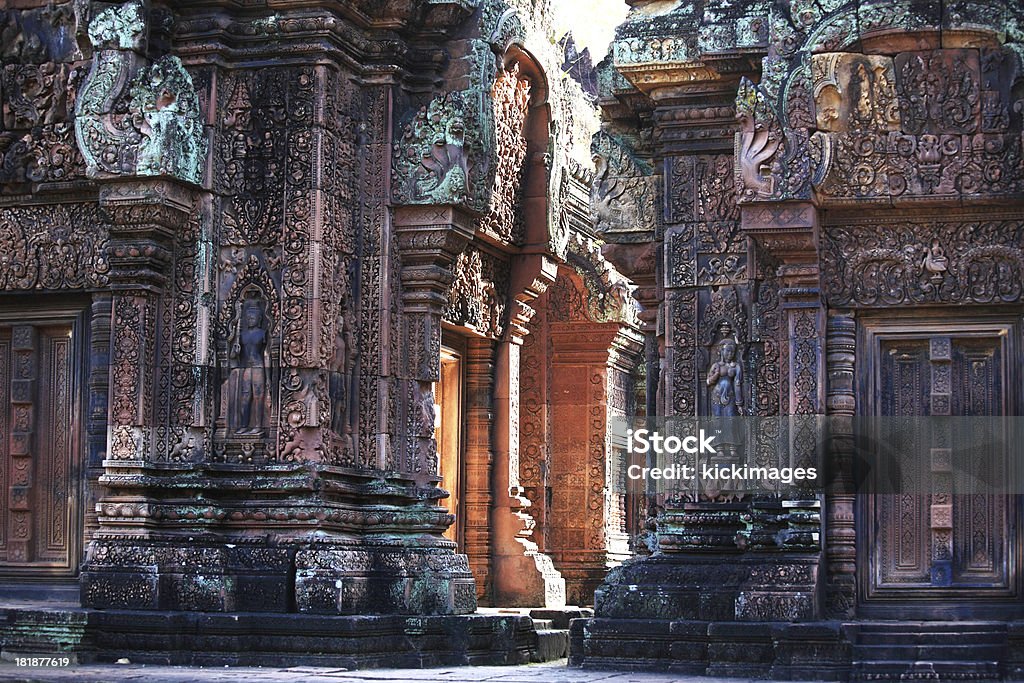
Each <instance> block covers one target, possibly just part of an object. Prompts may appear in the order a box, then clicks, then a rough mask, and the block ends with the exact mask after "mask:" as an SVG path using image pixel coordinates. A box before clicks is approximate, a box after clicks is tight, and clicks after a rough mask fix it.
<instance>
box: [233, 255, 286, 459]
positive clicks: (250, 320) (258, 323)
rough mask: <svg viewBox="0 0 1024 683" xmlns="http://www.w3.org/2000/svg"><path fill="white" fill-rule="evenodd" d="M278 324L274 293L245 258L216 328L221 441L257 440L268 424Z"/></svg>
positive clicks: (259, 265)
mask: <svg viewBox="0 0 1024 683" xmlns="http://www.w3.org/2000/svg"><path fill="white" fill-rule="evenodd" d="M279 320H280V303H279V300H278V295H277V289H276V287H275V286H274V283H273V281H272V279H271V278H270V277H269V275H268V274H267V272H266V269H265V268H264V266H263V264H262V263H261V262H260V260H259V259H258V258H257V257H256V256H250V257H249V259H248V261H246V262H245V263H244V264H243V265H242V266H241V267H239V268H238V269H237V272H236V273H235V277H234V278H233V281H232V284H231V287H230V289H229V290H228V293H227V296H226V297H225V301H224V304H223V306H222V308H221V316H220V320H219V324H218V336H219V337H220V339H222V340H223V347H224V348H222V349H221V350H220V353H219V356H220V363H221V367H222V369H223V371H222V373H221V396H220V420H219V423H220V425H219V426H220V428H221V430H222V433H223V434H224V435H227V436H234V437H243V438H247V439H257V440H259V439H262V438H263V437H264V436H265V435H266V432H267V430H268V429H269V428H270V427H271V425H273V424H274V422H273V417H274V414H273V410H272V406H274V405H276V401H275V400H274V397H275V395H276V379H277V372H276V370H275V369H276V367H277V356H278V355H279V354H278V352H277V346H278V344H279V343H280V342H279V341H278V334H279V330H278V324H279V323H278V321H279ZM250 451H251V449H250Z"/></svg>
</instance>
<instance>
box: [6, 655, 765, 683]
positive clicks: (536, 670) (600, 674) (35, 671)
mask: <svg viewBox="0 0 1024 683" xmlns="http://www.w3.org/2000/svg"><path fill="white" fill-rule="evenodd" d="M742 680H748V679H724V678H718V679H711V678H696V677H682V676H679V675H678V674H668V673H664V674H659V673H631V672H626V671H595V670H590V669H576V668H568V667H567V666H566V665H565V660H561V661H555V662H548V663H545V664H528V665H523V666H474V667H446V668H439V669H375V670H369V671H346V670H345V669H338V668H336V667H307V666H298V667H291V668H283V669H282V668H274V667H265V668H244V667H230V668H227V667H222V668H212V667H207V668H198V667H182V666H143V665H134V664H83V665H71V666H68V667H65V668H60V669H41V668H27V667H16V666H15V665H14V664H12V663H9V662H0V681H19V682H24V683H29V682H32V683H35V681H40V682H44V683H71V682H72V681H74V683H121V682H125V683H128V682H138V683H192V682H195V683H221V682H226V681H246V682H247V683H249V682H251V683H297V682H298V681H302V682H303V683H307V682H308V683H405V682H406V681H408V682H409V683H421V682H424V681H445V682H446V683H463V682H465V683H597V682H600V683H685V682H686V681H693V682H694V683H697V682H702V683H714V682H716V681H720V682H723V683H724V682H726V681H737V682H738V681H742Z"/></svg>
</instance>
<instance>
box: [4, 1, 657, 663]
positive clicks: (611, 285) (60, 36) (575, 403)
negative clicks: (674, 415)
mask: <svg viewBox="0 0 1024 683" xmlns="http://www.w3.org/2000/svg"><path fill="white" fill-rule="evenodd" d="M548 12H549V7H548V3H546V2H532V1H524V2H519V1H510V2H506V1H505V0H450V1H449V0H440V1H438V0H429V1H427V0H422V1H421V0H409V1H393V2H364V1H363V0H352V1H349V0H342V1H336V2H324V3H273V2H262V1H257V2H243V3H238V2H232V1H228V0H224V1H221V0H210V1H206V0H202V1H199V2H185V1H180V2H179V1H177V0H169V1H168V2H161V1H158V0H131V1H130V2H89V1H77V0H76V1H74V2H71V1H68V2H52V1H48V0H47V1H44V0H38V1H37V0H11V1H10V2H8V3H6V4H5V5H4V8H3V9H0V63H2V81H0V83H2V90H0V92H2V101H3V109H2V111H3V117H2V125H0V159H2V164H0V290H2V291H0V405H2V409H0V608H3V609H4V614H5V617H6V620H5V621H4V624H5V625H4V626H0V647H2V648H3V649H4V650H5V651H7V652H12V651H24V650H26V649H27V650H31V649H32V648H33V647H36V648H37V650H39V649H40V648H43V649H45V647H46V646H48V645H46V643H49V644H50V645H52V644H53V643H54V642H56V643H58V644H59V646H60V648H62V649H78V650H79V651H81V652H83V653H86V654H83V656H99V657H102V656H104V654H105V653H109V652H114V651H119V652H128V651H130V652H131V653H132V657H133V659H134V660H144V659H145V658H146V657H147V656H148V657H151V658H152V657H156V658H162V660H163V661H180V662H196V661H209V662H213V661H217V662H245V663H258V662H259V661H267V662H273V661H291V660H294V659H296V658H299V657H301V656H308V655H309V654H310V653H313V654H315V655H316V656H318V657H320V661H345V662H348V663H352V664H355V665H362V664H373V663H375V662H379V661H388V662H390V663H392V664H394V663H395V662H396V661H407V662H410V663H412V664H415V665H423V664H426V663H430V662H452V661H458V662H467V661H479V662H484V661H499V662H513V661H521V660H523V659H524V658H525V657H528V656H529V654H530V649H531V641H530V638H531V635H532V630H533V626H532V625H531V622H530V620H529V618H527V617H521V616H517V615H497V614H490V615H488V614H474V613H475V611H476V610H477V607H478V605H479V606H483V605H493V606H524V607H545V606H547V607H552V608H558V607H562V606H565V605H566V603H567V601H568V603H569V604H589V603H591V602H592V599H593V594H594V590H595V589H596V588H597V586H598V585H599V584H600V582H601V581H602V580H603V578H604V576H605V574H606V572H607V569H608V568H609V567H610V566H614V565H616V564H618V563H619V562H621V561H622V560H623V559H625V558H626V557H627V556H628V555H629V553H630V552H631V547H630V545H629V539H630V525H636V524H638V523H639V518H638V516H637V515H636V514H635V511H636V510H638V509H640V505H639V501H637V500H635V499H634V498H632V497H629V496H627V494H626V492H625V491H624V490H623V489H622V488H621V487H613V486H611V485H609V482H610V481H611V480H612V479H615V478H620V477H621V476H622V474H621V473H622V469H623V465H624V463H623V462H622V461H621V460H620V459H616V458H615V457H613V456H612V451H611V450H610V449H609V448H607V447H606V444H607V442H608V440H609V439H610V433H611V432H610V429H611V428H610V422H611V421H612V420H613V418H614V417H615V416H618V415H627V414H632V413H635V412H636V409H637V408H636V400H637V399H636V396H637V388H638V382H639V383H642V382H641V380H640V376H641V374H640V373H641V372H642V353H643V339H642V336H641V335H640V332H639V320H638V318H637V307H636V304H635V301H634V300H633V298H632V297H631V292H632V289H633V285H632V284H631V283H630V282H629V280H627V278H626V277H625V276H624V275H623V274H621V273H620V271H619V270H617V269H616V268H615V267H614V266H612V265H611V263H609V262H608V261H607V260H606V259H605V257H604V256H603V255H602V251H601V242H599V240H598V239H597V236H596V233H595V232H594V222H595V219H594V215H593V214H592V212H591V207H590V187H591V185H592V183H593V182H594V172H593V166H592V162H591V150H590V147H591V138H592V135H593V134H594V133H595V132H596V131H597V128H598V118H597V113H596V109H595V107H594V104H593V102H592V99H591V95H590V94H588V93H587V92H586V91H585V90H584V87H583V86H582V85H581V84H580V82H585V79H583V78H581V77H580V76H581V74H582V75H584V76H586V77H587V78H589V79H591V80H592V79H593V73H592V71H586V69H584V68H583V67H582V66H580V64H579V60H576V61H574V62H573V64H574V67H573V68H574V69H575V76H576V79H574V78H573V77H572V76H571V75H570V74H569V73H566V72H565V71H563V69H562V65H563V63H564V61H565V54H564V50H563V48H565V47H566V45H565V43H564V42H563V44H562V46H561V47H559V45H558V44H557V43H556V41H555V39H554V38H553V34H552V30H551V27H550V23H549V18H548ZM574 54H575V53H574ZM585 71H586V73H584V72H585ZM599 214H600V212H599ZM26 597H35V598H40V599H44V600H49V601H52V600H56V599H63V600H64V601H65V602H64V603H62V604H67V605H70V606H68V607H67V608H66V609H63V610H58V611H53V610H52V609H51V610H50V611H44V612H38V611H33V610H31V609H28V608H25V609H21V610H18V609H13V608H8V607H7V605H9V604H10V601H11V600H23V599H24V598H26ZM254 613H263V615H262V616H261V615H257V614H254ZM460 615H466V616H460ZM257 633H258V634H260V637H258V638H257V637H253V634H257ZM169 634H170V635H169ZM328 635H330V636H332V637H330V638H328V637H327V636H328ZM172 636H173V637H172ZM341 636H345V637H341ZM47 637H49V638H51V640H50V641H45V638H47ZM33 638H35V639H36V640H33ZM40 639H43V640H40ZM43 641H45V642H43ZM40 642H43V644H42V645H41V644H40ZM88 653H92V654H91V655H89V654H88ZM405 655H408V658H406V659H402V657H404V656H405ZM332 657H333V658H334V659H331V658H332ZM396 657H397V658H398V659H396ZM260 658H262V659H260Z"/></svg>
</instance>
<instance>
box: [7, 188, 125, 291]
mask: <svg viewBox="0 0 1024 683" xmlns="http://www.w3.org/2000/svg"><path fill="white" fill-rule="evenodd" d="M107 240H108V237H107V231H106V228H105V226H104V222H103V219H102V218H101V216H100V212H99V209H98V208H97V207H96V206H95V205H94V204H50V205H46V206H26V207H0V244H2V245H4V248H3V252H2V253H0V289H6V290H39V289H91V288H95V287H106V286H107V284H108V281H109V278H108V273H109V271H110V267H109V265H108V263H107Z"/></svg>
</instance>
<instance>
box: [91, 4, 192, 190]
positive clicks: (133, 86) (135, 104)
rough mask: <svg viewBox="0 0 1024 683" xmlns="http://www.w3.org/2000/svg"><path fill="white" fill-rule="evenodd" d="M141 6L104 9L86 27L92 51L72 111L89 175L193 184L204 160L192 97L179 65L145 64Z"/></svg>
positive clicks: (165, 61)
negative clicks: (169, 178) (169, 179)
mask: <svg viewBox="0 0 1024 683" xmlns="http://www.w3.org/2000/svg"><path fill="white" fill-rule="evenodd" d="M145 12H146V10H145V9H144V7H143V5H142V3H141V2H137V1H136V2H131V3H128V4H126V5H120V6H117V7H113V8H109V9H107V10H104V11H103V12H101V13H100V14H98V15H97V16H96V17H95V18H94V19H93V20H92V22H91V23H90V25H89V40H90V41H91V42H92V45H93V48H94V49H95V53H94V55H93V64H92V69H91V71H90V72H89V76H88V77H87V78H86V80H85V83H84V85H83V86H82V90H81V92H80V93H79V96H78V100H77V103H76V108H75V133H76V138H77V140H78V146H79V149H80V150H81V151H82V154H83V156H84V157H85V161H86V171H87V173H88V174H89V176H90V177H98V176H103V175H107V176H111V175H113V176H118V175H141V176H157V175H170V176H173V177H177V178H180V179H182V180H185V181H188V182H191V183H195V184H198V183H199V182H200V178H201V175H202V166H203V159H204V158H205V156H206V139H205V136H204V135H203V132H202V123H201V122H200V119H199V100H198V97H197V96H196V92H195V88H194V87H193V85H192V78H191V76H190V75H189V74H188V72H187V71H185V68H184V67H183V66H182V64H181V60H179V59H178V58H177V57H174V56H165V57H161V58H160V59H158V60H156V61H155V62H152V63H149V62H148V60H146V59H144V58H141V57H140V56H139V54H140V53H142V52H144V50H145V48H146V40H147V39H146V35H147V26H146V21H147V19H146V16H145Z"/></svg>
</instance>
